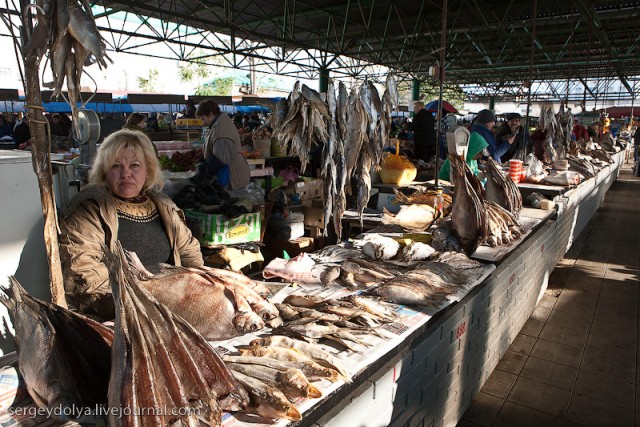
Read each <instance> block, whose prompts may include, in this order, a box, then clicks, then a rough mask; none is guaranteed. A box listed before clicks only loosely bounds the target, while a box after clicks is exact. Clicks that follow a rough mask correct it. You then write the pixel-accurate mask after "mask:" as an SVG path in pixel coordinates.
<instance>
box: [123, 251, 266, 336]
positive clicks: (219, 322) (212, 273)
mask: <svg viewBox="0 0 640 427" xmlns="http://www.w3.org/2000/svg"><path fill="white" fill-rule="evenodd" d="M127 261H128V268H129V269H130V271H131V272H132V274H133V275H134V276H135V277H137V278H138V284H139V286H141V287H143V288H144V289H145V290H146V291H147V292H149V293H150V294H151V295H153V297H154V298H156V299H157V300H158V301H159V302H161V303H162V304H164V305H166V306H167V307H168V308H169V309H170V310H171V311H173V312H174V313H175V314H177V315H179V316H181V317H182V318H184V319H185V320H186V321H187V322H189V324H191V325H192V326H193V327H194V328H195V329H196V330H197V331H198V332H200V333H201V334H202V335H203V336H204V337H205V338H207V339H209V340H221V339H229V338H233V337H236V336H238V335H241V334H243V333H246V332H253V331H257V330H261V329H263V328H264V327H265V321H267V322H269V321H271V320H273V319H276V318H277V317H278V316H279V312H278V309H277V308H276V307H275V306H274V305H273V304H271V303H270V302H269V301H267V300H266V299H264V298H263V297H261V296H260V295H259V294H258V293H257V292H256V291H254V290H253V289H252V287H253V288H255V289H258V290H260V289H261V288H260V285H257V284H255V285H250V286H247V285H245V283H247V282H252V281H251V279H248V278H246V277H244V276H242V277H239V276H241V275H239V274H237V273H232V272H228V271H226V270H222V269H216V268H208V267H203V268H199V269H194V268H186V267H176V266H163V268H162V271H161V272H160V273H158V274H155V275H154V274H151V273H149V272H148V271H147V270H146V269H145V268H144V266H143V265H142V263H140V260H139V259H138V257H137V256H136V255H135V254H134V253H129V252H127ZM262 292H264V291H262ZM267 292H268V291H267Z"/></svg>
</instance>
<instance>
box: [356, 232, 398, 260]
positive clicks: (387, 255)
mask: <svg viewBox="0 0 640 427" xmlns="http://www.w3.org/2000/svg"><path fill="white" fill-rule="evenodd" d="M363 240H364V241H365V243H364V245H363V246H362V253H363V254H364V255H365V256H366V257H368V258H370V259H376V260H388V259H391V258H395V256H396V255H397V254H398V251H399V250H400V243H398V242H397V241H396V240H394V239H392V238H390V237H386V236H380V235H378V234H370V235H367V236H366V237H365V239H363Z"/></svg>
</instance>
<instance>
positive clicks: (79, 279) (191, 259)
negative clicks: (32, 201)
mask: <svg viewBox="0 0 640 427" xmlns="http://www.w3.org/2000/svg"><path fill="white" fill-rule="evenodd" d="M148 196H149V197H150V198H151V200H153V202H154V203H155V205H156V207H157V209H158V213H159V215H160V218H161V220H162V223H163V224H164V226H165V230H166V232H167V236H168V237H169V242H170V243H171V250H172V256H173V264H174V265H177V266H180V265H183V266H186V267H200V266H202V265H204V261H203V259H202V252H200V244H199V243H198V241H197V240H196V239H195V238H194V237H193V236H192V235H191V231H190V230H189V228H187V226H186V224H185V219H184V213H183V212H182V210H180V209H179V208H178V207H177V206H176V205H175V203H173V201H172V200H171V199H170V198H169V197H168V196H167V195H165V194H164V193H152V192H150V193H148ZM64 216H65V218H64V219H63V220H62V221H61V231H62V233H61V236H60V258H61V260H62V272H63V275H64V286H65V292H66V295H67V298H68V299H69V302H70V303H71V304H73V305H74V306H76V307H77V308H78V310H80V311H81V312H83V313H85V314H87V315H90V316H92V317H94V318H97V319H100V320H110V319H113V318H114V316H115V311H114V303H113V298H112V296H111V285H110V283H109V271H108V269H107V266H106V265H105V264H104V263H103V262H102V258H103V250H102V246H101V245H103V244H104V245H106V246H107V248H109V249H110V250H112V251H113V250H115V245H116V241H117V236H118V216H117V213H116V208H115V203H114V201H113V196H112V195H111V194H110V192H109V189H108V188H107V187H106V186H104V185H90V186H88V187H87V188H85V189H84V190H82V191H81V192H80V193H79V194H78V195H77V196H76V197H75V198H74V199H73V200H72V201H71V203H70V204H69V206H68V207H67V208H66V209H65V215H64Z"/></svg>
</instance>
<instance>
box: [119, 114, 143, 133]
mask: <svg viewBox="0 0 640 427" xmlns="http://www.w3.org/2000/svg"><path fill="white" fill-rule="evenodd" d="M122 129H129V130H137V131H138V132H145V133H146V132H147V129H146V128H145V118H144V115H142V114H140V113H132V114H131V115H130V116H129V118H128V119H127V122H126V123H125V124H124V125H123V126H122Z"/></svg>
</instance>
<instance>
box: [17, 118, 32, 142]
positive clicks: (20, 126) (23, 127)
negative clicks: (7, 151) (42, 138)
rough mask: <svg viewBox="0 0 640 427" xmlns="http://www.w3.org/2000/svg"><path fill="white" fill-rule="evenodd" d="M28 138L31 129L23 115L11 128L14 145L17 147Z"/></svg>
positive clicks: (29, 137)
mask: <svg viewBox="0 0 640 427" xmlns="http://www.w3.org/2000/svg"><path fill="white" fill-rule="evenodd" d="M30 139H31V129H30V128H29V119H28V118H27V117H26V116H25V117H23V118H22V119H18V120H17V121H16V125H15V127H14V128H13V140H14V141H15V142H16V147H19V146H20V144H24V143H25V142H27V141H28V140H30Z"/></svg>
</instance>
